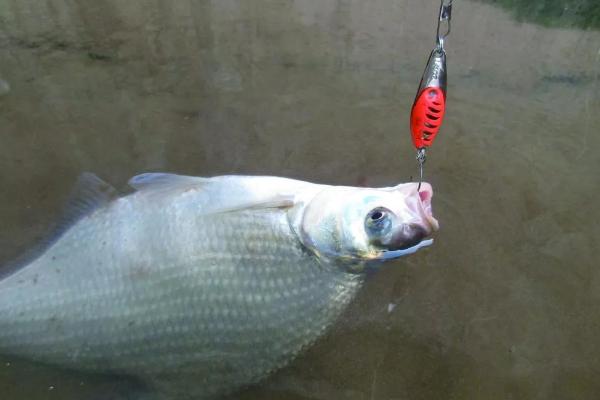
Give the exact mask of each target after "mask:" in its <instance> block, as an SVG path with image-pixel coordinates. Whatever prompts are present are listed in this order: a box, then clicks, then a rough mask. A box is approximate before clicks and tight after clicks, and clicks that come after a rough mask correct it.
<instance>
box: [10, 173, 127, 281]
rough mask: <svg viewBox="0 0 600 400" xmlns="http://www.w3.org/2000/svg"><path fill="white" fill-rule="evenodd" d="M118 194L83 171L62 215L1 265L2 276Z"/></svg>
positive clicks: (15, 268)
mask: <svg viewBox="0 0 600 400" xmlns="http://www.w3.org/2000/svg"><path fill="white" fill-rule="evenodd" d="M118 196H119V194H118V192H117V191H116V189H115V188H113V187H112V186H111V185H109V184H108V183H106V182H104V181H103V180H102V179H100V178H98V177H97V176H96V175H94V174H92V173H90V172H84V173H82V174H81V175H80V176H79V178H78V179H77V182H76V183H75V186H74V188H73V190H72V191H71V194H70V196H69V198H68V200H67V202H66V204H65V207H64V210H63V214H62V217H61V218H59V220H58V221H57V222H56V223H55V224H54V226H53V227H52V228H51V229H50V230H49V231H48V233H47V234H46V235H45V236H44V237H43V239H41V240H40V241H39V242H38V243H37V244H36V245H34V246H33V247H32V248H30V249H29V250H27V251H26V252H25V253H24V254H22V255H21V256H19V257H18V258H17V259H16V260H13V261H12V262H10V263H9V264H8V265H4V266H2V268H0V277H2V278H4V277H6V276H8V275H10V274H12V273H14V272H16V271H17V270H19V269H21V268H22V267H24V266H26V265H27V264H29V263H30V262H32V261H33V260H35V259H36V258H38V257H39V256H41V255H42V254H43V253H44V252H45V251H46V250H47V249H48V248H49V247H50V246H52V245H53V244H54V243H55V242H56V241H57V240H58V239H59V238H60V237H61V236H62V235H63V234H64V233H65V232H66V231H67V230H68V229H69V228H70V227H71V226H73V225H74V224H75V223H76V222H77V221H79V220H80V219H81V218H83V217H85V216H86V215H89V214H91V213H92V212H94V211H95V210H97V209H99V208H102V207H104V206H106V205H107V204H109V203H110V202H111V201H112V200H114V199H115V198H117V197H118Z"/></svg>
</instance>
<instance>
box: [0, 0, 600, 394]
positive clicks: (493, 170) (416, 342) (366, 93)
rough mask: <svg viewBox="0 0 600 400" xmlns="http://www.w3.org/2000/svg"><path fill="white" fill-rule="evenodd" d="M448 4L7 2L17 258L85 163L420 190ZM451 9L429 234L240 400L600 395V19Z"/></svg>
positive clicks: (72, 385)
mask: <svg viewBox="0 0 600 400" xmlns="http://www.w3.org/2000/svg"><path fill="white" fill-rule="evenodd" d="M438 4H439V3H438V2H437V1H428V2H421V1H419V2H417V1H405V0H396V1H392V0H376V1H371V2H364V1H359V0H354V1H342V0H338V1H322V2H312V1H306V0H296V1H279V0H268V1H267V0H263V1H233V0H220V1H212V2H210V1H196V0H192V1H181V2H160V1H154V2H142V1H131V2H125V1H117V0H112V1H108V0H107V1H102V2H92V1H79V0H71V1H65V0H52V1H50V0H49V1H43V2H39V1H31V0H0V171H2V172H1V174H0V188H2V190H0V204H1V205H2V207H0V221H2V222H1V225H2V229H0V259H2V260H9V259H11V258H12V257H13V256H15V255H17V254H18V253H20V252H21V251H22V250H23V249H25V248H27V247H28V245H29V243H31V242H32V241H33V240H34V239H35V238H37V237H38V236H39V235H40V234H41V233H42V232H44V230H45V228H46V227H47V226H48V224H50V223H51V221H53V220H54V218H55V217H56V215H57V213H58V210H59V209H60V206H61V204H62V201H63V200H64V198H65V196H66V194H67V193H68V191H69V188H70V185H71V184H72V182H73V181H74V180H75V178H76V176H77V175H78V174H79V173H80V172H81V171H94V172H96V173H97V174H98V175H99V176H101V177H102V178H104V179H106V180H107V181H109V182H112V183H114V184H116V185H117V186H119V187H124V186H125V182H126V180H127V179H128V178H129V177H130V176H132V175H134V174H136V173H139V172H142V171H172V172H179V173H187V174H193V175H215V174H222V173H246V174H250V173H251V174H271V175H280V176H289V177H295V178H301V179H306V180H313V181H318V182H326V183H331V184H367V185H380V184H390V183H394V182H398V181H405V180H408V179H409V178H410V176H411V175H412V174H414V173H415V172H416V168H415V163H414V159H413V156H414V155H413V149H412V147H411V142H410V139H409V134H408V130H407V126H408V116H409V110H410V106H411V104H412V100H413V97H414V92H415V90H416V86H417V84H418V80H419V78H420V75H421V72H422V68H423V66H424V63H425V60H426V57H427V55H428V52H429V51H430V48H431V46H432V44H433V29H434V26H433V23H434V21H435V17H436V13H437V6H438ZM453 17H454V19H453V31H452V34H451V36H450V38H449V42H448V46H447V47H448V62H449V69H450V76H449V79H450V83H449V87H448V90H449V98H448V110H447V117H446V123H445V125H444V127H443V130H442V132H441V133H440V135H439V138H438V139H437V141H436V143H435V145H434V148H433V149H432V150H431V152H430V156H429V160H428V162H427V169H426V175H427V179H428V180H429V181H430V182H432V183H433V185H434V188H435V190H436V195H435V198H434V207H435V211H436V214H437V217H438V219H439V220H440V222H441V224H442V229H441V231H440V232H439V235H438V239H437V242H436V244H435V246H434V247H433V248H431V249H428V250H426V251H422V252H421V253H419V254H416V255H414V256H412V257H410V258H408V259H404V260H402V261H399V262H396V263H394V264H392V265H390V266H388V267H387V268H385V269H384V270H382V271H380V273H378V274H377V275H376V276H374V277H373V279H372V280H371V281H370V282H369V284H368V285H367V286H366V287H365V288H364V290H363V292H362V293H361V295H360V297H359V299H358V300H357V301H356V302H355V303H354V304H353V305H352V306H351V308H350V309H349V310H348V312H347V313H346V314H345V316H344V318H343V319H342V321H340V323H339V324H337V325H336V327H335V328H334V329H333V330H332V331H331V332H330V333H329V334H328V335H327V336H326V337H325V338H324V339H323V340H321V341H320V342H319V343H318V344H317V345H316V346H314V347H313V348H312V349H310V350H309V351H308V352H307V353H306V354H304V355H303V356H302V357H300V358H299V359H298V360H297V361H296V362H294V363H293V364H292V365H291V366H290V367H288V368H286V369H285V370H283V371H281V372H280V373H278V374H276V375H275V376H273V377H272V378H271V379H269V380H268V381H267V382H265V383H264V384H262V385H260V386H259V387H256V388H250V389H248V390H246V391H244V392H242V393H241V394H239V395H236V396H235V398H241V399H244V400H250V399H263V398H264V399H266V398H269V399H271V398H281V399H284V398H285V399H379V400H383V399H411V400H414V399H466V398H468V399H485V400H490V399H509V398H511V399H595V398H597V397H598V394H599V393H600V382H599V381H598V379H597V376H598V373H599V372H600V357H599V354H600V270H599V269H598V263H599V261H598V260H599V257H598V251H597V249H598V247H599V244H600V243H599V240H598V239H599V236H600V235H599V228H598V225H597V221H598V220H599V219H600V211H599V208H598V207H597V205H596V203H595V201H594V200H595V198H596V197H597V195H598V194H599V189H600V179H598V171H600V156H599V152H598V148H599V146H600V135H599V134H598V133H599V130H598V126H600V95H599V93H600V83H599V77H600V32H598V31H592V30H587V31H584V30H578V29H566V28H560V29H558V28H544V27H540V26H537V25H532V24H529V23H522V22H517V21H515V20H514V19H512V17H511V14H509V13H508V12H505V11H503V10H502V9H499V8H495V7H493V6H491V5H488V4H482V3H480V2H469V1H466V0H465V1H455V9H454V15H453ZM390 304H391V305H392V306H390ZM121 383H122V382H121V381H120V380H119V379H116V378H109V377H89V376H84V375H80V374H77V373H74V372H64V371H60V370H57V369H53V368H50V367H46V366H38V365H32V364H30V363H28V362H26V361H23V360H14V359H10V358H2V359H1V363H0V398H2V399H6V400H24V399H33V400H37V399H64V400H75V399H94V400H95V399H103V400H104V399H112V398H115V399H121V398H125V397H124V395H123V393H124V392H125V389H123V385H122V384H121Z"/></svg>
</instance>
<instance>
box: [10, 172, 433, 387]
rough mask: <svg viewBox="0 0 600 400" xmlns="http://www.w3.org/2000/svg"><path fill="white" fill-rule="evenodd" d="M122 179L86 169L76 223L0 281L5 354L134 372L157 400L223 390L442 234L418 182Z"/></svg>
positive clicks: (254, 376)
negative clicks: (385, 263) (123, 188)
mask: <svg viewBox="0 0 600 400" xmlns="http://www.w3.org/2000/svg"><path fill="white" fill-rule="evenodd" d="M130 183H131V185H132V186H133V187H134V188H135V189H136V191H135V192H134V193H132V194H129V195H127V196H124V197H116V196H115V192H114V190H113V189H112V188H111V187H110V186H108V185H107V184H105V183H103V182H102V181H100V180H99V179H98V178H95V177H94V176H91V175H88V176H87V177H85V178H84V179H83V180H82V183H81V184H80V189H79V196H78V197H77V198H76V199H74V200H73V201H72V204H73V205H74V206H75V208H76V209H79V212H78V214H79V215H78V218H74V220H72V221H71V223H70V224H69V225H68V227H65V228H63V229H62V232H61V234H60V235H59V237H57V238H56V239H55V240H54V241H53V242H51V243H49V244H48V245H47V246H46V248H45V249H44V250H43V251H42V252H41V253H40V254H39V255H38V256H37V257H36V258H34V259H33V260H32V261H30V262H27V263H25V264H24V265H22V266H21V267H20V268H19V269H18V270H16V271H14V272H13V273H12V274H10V275H9V276H7V277H5V278H3V279H2V280H1V281H0V353H4V354H13V355H18V356H22V357H28V358H31V359H34V360H39V361H42V362H46V363H50V364H54V365H58V366H61V367H66V368H74V369H78V370H87V371H95V372H103V373H105V372H109V373H115V374H123V375H126V376H131V377H134V378H137V379H138V380H140V381H142V382H144V383H146V384H147V385H148V386H149V388H150V389H151V391H152V392H154V393H156V395H157V398H161V399H162V398H164V399H191V398H194V399H198V398H208V397H211V396H215V395H219V394H223V393H226V392H229V391H233V390H236V389H238V388H240V387H242V386H244V385H247V384H250V383H253V382H256V381H258V380H260V379H261V378H263V377H265V376H266V375H268V374H269V373H270V372H272V371H274V370H276V369H278V368H280V367H282V366H283V365H285V364H287V363H288V362H289V361H290V360H292V359H293V358H294V356H295V355H297V354H298V353H299V352H300V351H301V350H302V349H303V348H305V347H306V346H308V345H310V344H311V343H312V342H314V341H315V340H316V339H317V338H318V337H319V336H320V335H321V334H322V333H323V332H324V331H325V330H326V329H327V328H328V327H329V326H331V325H332V324H333V322H334V321H335V320H336V318H337V317H338V316H339V315H340V313H341V312H342V311H343V310H344V308H345V307H346V306H347V305H348V303H349V302H350V301H351V300H352V298H353V297H354V295H355V294H356V293H357V291H358V289H359V288H360V286H361V285H362V283H363V280H364V274H363V273H362V272H363V271H364V270H365V268H367V267H368V266H371V265H373V264H378V263H380V262H381V261H382V260H385V259H389V258H395V257H396V256H399V255H402V254H404V253H409V252H411V250H416V249H417V248H418V247H419V245H420V243H421V244H422V243H423V242H421V240H422V239H423V238H424V237H425V236H427V235H428V234H430V233H431V232H432V231H433V230H435V229H437V222H436V221H435V219H433V217H432V216H431V210H430V197H431V189H430V187H429V186H428V185H424V187H425V190H424V191H421V193H419V192H418V191H417V190H416V185H413V184H407V185H400V186H398V187H395V188H385V189H361V188H344V187H334V186H327V185H316V184H311V183H307V182H302V181H296V180H291V179H285V178H274V177H240V176H226V177H215V178H196V177H185V176H179V175H171V174H144V175H140V176H137V177H135V178H133V179H132V180H131V181H130ZM396 202H398V204H396Z"/></svg>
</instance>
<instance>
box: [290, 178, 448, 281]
mask: <svg viewBox="0 0 600 400" xmlns="http://www.w3.org/2000/svg"><path fill="white" fill-rule="evenodd" d="M432 196H433V190H432V188H431V185H430V184H428V183H422V185H421V187H420V189H419V188H418V184H417V183H406V184H401V185H398V186H395V187H389V188H380V189H376V188H354V187H341V186H338V187H336V186H331V187H328V188H326V189H324V190H322V191H321V192H319V193H318V194H316V195H315V196H314V197H312V199H311V200H310V201H308V202H307V203H306V204H305V206H304V209H303V212H302V216H301V219H300V222H299V225H300V226H299V232H300V238H301V241H302V243H303V244H304V245H305V246H306V247H308V248H309V249H311V250H312V251H313V252H314V253H315V254H316V255H317V256H318V257H319V258H321V259H325V260H330V261H336V263H337V264H342V265H347V266H350V269H351V270H353V271H357V272H361V271H363V270H364V269H365V266H369V265H373V264H377V263H378V262H382V261H385V260H389V259H394V258H398V257H401V256H404V255H407V254H411V253H414V252H415V251H417V250H418V249H419V248H421V247H424V246H427V245H429V244H431V243H432V240H431V239H429V237H430V236H431V235H432V234H433V233H434V232H435V231H437V230H438V227H439V225H438V221H437V220H436V219H435V218H434V217H433V213H432V207H431V198H432Z"/></svg>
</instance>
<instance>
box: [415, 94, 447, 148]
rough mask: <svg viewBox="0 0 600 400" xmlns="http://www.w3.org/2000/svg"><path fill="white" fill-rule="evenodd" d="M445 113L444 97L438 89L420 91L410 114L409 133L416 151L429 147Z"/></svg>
mask: <svg viewBox="0 0 600 400" xmlns="http://www.w3.org/2000/svg"><path fill="white" fill-rule="evenodd" d="M445 111H446V96H445V94H444V92H443V91H442V89H440V88H439V87H428V88H425V90H422V91H421V93H420V94H419V95H418V97H417V98H416V99H415V103H414V104H413V107H412V111H411V113H410V131H411V133H412V139H413V144H414V145H415V147H416V148H417V149H421V148H424V147H429V146H430V145H431V144H432V143H433V140H434V139H435V137H436V135H437V134H438V132H439V130H440V126H441V125H442V120H443V119H444V113H445Z"/></svg>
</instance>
